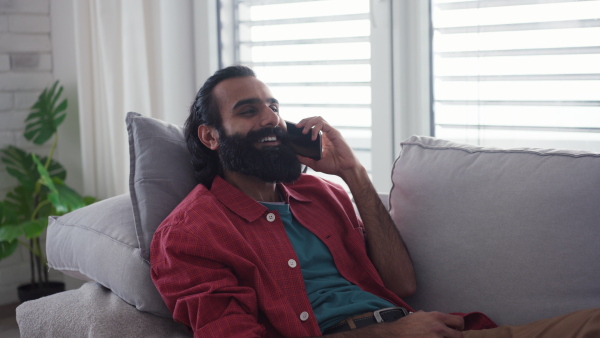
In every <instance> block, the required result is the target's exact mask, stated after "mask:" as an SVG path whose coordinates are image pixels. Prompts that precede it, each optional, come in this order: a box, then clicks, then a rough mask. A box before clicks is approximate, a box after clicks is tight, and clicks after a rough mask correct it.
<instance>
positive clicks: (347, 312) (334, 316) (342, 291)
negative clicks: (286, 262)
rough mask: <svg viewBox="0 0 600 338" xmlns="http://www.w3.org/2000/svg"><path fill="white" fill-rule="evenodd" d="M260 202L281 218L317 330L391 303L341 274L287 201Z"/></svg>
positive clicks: (322, 244)
mask: <svg viewBox="0 0 600 338" xmlns="http://www.w3.org/2000/svg"><path fill="white" fill-rule="evenodd" d="M261 203H262V204H263V205H264V206H266V207H267V208H268V209H269V210H272V211H273V210H276V211H277V212H278V213H279V216H280V217H281V220H282V221H283V225H284V227H285V231H286V233H287V235H288V237H289V239H290V242H292V246H293V247H294V251H295V252H296V256H298V260H299V263H300V268H301V270H302V277H303V278H304V284H305V286H306V292H307V293H308V299H309V300H310V304H311V305H312V308H313V312H314V313H315V316H316V317H317V321H318V323H319V327H320V329H321V331H323V330H325V329H326V328H328V327H330V326H332V325H334V324H336V323H337V322H339V321H341V320H343V319H345V318H348V317H350V316H355V315H358V314H362V313H365V312H370V311H375V310H378V309H382V308H386V307H393V306H395V305H393V304H392V303H390V302H388V301H386V300H384V299H382V298H379V297H377V296H375V295H373V294H371V293H369V292H366V291H363V290H362V289H360V288H359V287H358V286H356V285H354V284H352V283H350V282H349V281H347V280H346V279H345V278H344V277H342V275H340V273H339V272H338V270H337V268H336V266H335V264H334V262H333V257H332V256H331V253H330V252H329V249H328V248H327V246H326V245H325V244H324V243H323V242H322V241H321V240H320V239H319V238H318V237H317V236H315V235H314V234H313V233H312V232H310V231H309V230H308V229H306V228H305V227H304V226H302V224H300V223H299V222H298V221H297V220H296V218H295V217H294V216H293V215H292V213H291V211H290V206H289V205H287V204H278V203H266V202H261Z"/></svg>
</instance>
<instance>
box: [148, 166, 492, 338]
mask: <svg viewBox="0 0 600 338" xmlns="http://www.w3.org/2000/svg"><path fill="white" fill-rule="evenodd" d="M279 188H280V191H281V192H282V194H283V196H284V198H285V201H286V202H287V203H288V204H289V205H290V209H291V211H292V213H293V214H294V216H295V217H296V218H297V220H298V221H299V222H300V223H301V224H302V225H304V226H305V227H306V228H307V229H308V230H310V231H311V232H312V233H314V234H315V235H316V236H317V237H318V238H319V239H320V240H321V241H323V243H324V244H325V245H326V246H327V247H328V248H329V250H330V252H331V254H332V256H333V260H334V262H335V265H336V267H337V268H338V270H339V272H340V274H341V275H342V276H343V277H344V278H346V279H347V280H349V281H350V282H352V283H354V284H356V285H358V286H359V287H360V288H362V289H363V290H365V291H367V292H370V293H373V294H374V295H377V296H379V297H381V298H384V299H387V300H389V301H390V302H392V303H394V304H397V305H398V306H404V307H406V308H408V309H409V310H410V307H409V306H408V305H407V304H406V303H404V302H403V301H402V299H400V298H399V297H398V296H396V295H395V294H394V293H393V292H391V291H390V290H388V289H386V288H385V287H384V286H383V282H382V281H381V278H380V277H379V274H378V273H377V271H376V269H375V267H374V266H373V264H372V263H371V261H370V260H369V257H368V256H367V251H366V247H365V242H364V239H363V233H364V232H363V225H362V222H361V221H360V219H359V218H358V217H357V216H356V213H355V211H354V207H353V205H352V203H351V201H350V199H349V197H348V195H347V194H346V192H345V191H344V190H343V189H342V188H341V187H340V186H338V185H335V184H333V183H330V182H328V181H325V180H322V179H320V178H317V177H315V176H310V175H302V176H301V178H300V179H299V180H298V181H297V182H296V183H294V184H280V185H279ZM150 260H151V266H152V269H151V274H152V280H153V281H154V284H155V285H156V287H157V289H158V291H159V292H160V294H161V296H162V298H163V299H164V301H165V303H166V305H167V307H168V308H169V309H170V310H171V312H172V313H173V318H174V319H175V321H177V322H180V323H183V324H185V325H187V326H189V327H190V328H191V329H192V330H193V331H194V335H195V336H196V337H244V338H247V337H306V336H319V335H321V331H320V329H319V325H318V323H317V320H316V318H315V316H314V314H313V312H312V307H311V304H310V302H309V300H308V296H307V294H306V291H305V289H304V280H303V277H302V272H301V270H300V265H299V263H298V262H299V261H298V258H297V256H296V253H295V252H294V249H293V247H292V244H291V242H290V241H289V239H288V237H287V234H286V232H285V230H284V226H283V223H282V221H281V218H280V217H279V215H278V214H277V212H275V211H269V210H268V209H267V208H266V207H264V206H263V205H261V204H260V203H258V202H257V201H255V200H253V199H252V198H250V197H249V196H247V195H246V194H244V193H242V192H241V191H240V190H238V189H237V188H235V187H233V186H231V185H230V184H228V183H227V182H226V181H225V180H223V179H222V178H220V177H218V176H217V177H216V178H215V180H214V182H213V184H212V188H211V190H208V189H207V188H206V187H204V186H202V185H198V186H197V187H196V188H195V189H194V190H192V192H190V194H189V195H188V196H187V197H186V198H185V199H184V200H183V201H182V202H181V203H180V204H179V205H178V206H177V208H175V210H174V211H173V212H172V213H171V214H170V215H169V216H168V217H167V218H166V219H165V220H164V221H163V222H162V224H161V225H160V226H159V227H158V229H157V231H156V233H155V235H154V238H153V241H152V246H151V255H150ZM465 320H466V323H467V324H468V325H470V327H469V328H488V327H493V326H495V325H494V324H493V322H492V321H491V320H489V319H488V318H487V317H485V316H484V315H482V314H479V313H474V314H471V315H468V316H467V317H466V318H465Z"/></svg>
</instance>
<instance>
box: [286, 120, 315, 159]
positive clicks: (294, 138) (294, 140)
mask: <svg viewBox="0 0 600 338" xmlns="http://www.w3.org/2000/svg"><path fill="white" fill-rule="evenodd" d="M285 123H286V125H287V130H288V140H289V142H290V146H291V147H292V149H294V152H295V153H296V154H298V155H301V156H304V157H308V158H311V159H313V160H317V161H318V160H320V159H321V156H322V152H323V149H322V145H321V133H320V132H319V135H318V136H317V139H316V140H314V141H313V140H312V139H311V136H312V134H311V133H308V134H306V135H305V134H302V128H298V127H296V124H294V123H291V122H288V121H285Z"/></svg>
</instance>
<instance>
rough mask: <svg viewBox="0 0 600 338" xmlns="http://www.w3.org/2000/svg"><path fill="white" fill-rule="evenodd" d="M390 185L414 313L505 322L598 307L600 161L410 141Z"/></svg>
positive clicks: (577, 154) (581, 155)
mask: <svg viewBox="0 0 600 338" xmlns="http://www.w3.org/2000/svg"><path fill="white" fill-rule="evenodd" d="M392 180H393V188H392V190H391V192H390V212H391V215H392V218H393V219H394V221H395V223H396V225H397V226H398V229H399V230H400V232H401V234H402V236H403V238H404V240H405V242H406V245H407V247H408V249H409V251H410V254H411V257H412V259H413V262H414V265H415V269H416V274H417V279H418V280H417V293H416V294H415V295H414V296H412V297H410V298H408V299H407V302H408V303H409V304H411V306H413V307H415V308H416V309H423V310H437V311H445V312H471V311H482V312H484V313H486V314H488V315H489V316H490V317H491V318H492V319H493V320H495V321H496V322H497V323H499V324H522V323H527V322H531V321H534V320H538V319H542V318H546V317H551V316H556V315H561V314H565V313H567V312H571V311H575V310H579V309H585V308H591V307H600V259H599V257H600V244H599V243H600V221H599V220H600V154H594V153H588V152H583V151H566V150H565V151H562V150H544V149H495V148H486V147H477V146H470V145H464V144H456V143H452V142H448V141H444V140H440V139H435V138H430V137H417V136H413V137H411V138H410V139H408V140H406V141H405V142H403V143H402V153H401V155H400V156H399V158H398V159H397V161H396V162H395V164H394V168H393V172H392Z"/></svg>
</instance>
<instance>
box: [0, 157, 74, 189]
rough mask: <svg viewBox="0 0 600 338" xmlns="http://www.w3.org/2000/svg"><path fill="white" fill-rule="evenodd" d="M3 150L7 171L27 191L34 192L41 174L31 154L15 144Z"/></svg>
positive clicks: (3, 159) (3, 160)
mask: <svg viewBox="0 0 600 338" xmlns="http://www.w3.org/2000/svg"><path fill="white" fill-rule="evenodd" d="M1 152H2V155H1V157H2V162H3V163H4V164H6V171H7V172H8V173H9V174H10V175H11V176H13V177H15V178H16V179H17V180H18V181H19V183H20V184H21V185H22V186H23V187H24V188H25V189H26V190H27V191H32V192H33V191H34V189H35V183H36V182H37V180H38V179H39V177H40V176H39V174H38V171H37V168H36V165H35V162H34V161H33V159H32V157H31V155H30V154H28V153H27V152H26V151H24V150H22V149H19V148H17V147H14V146H8V147H7V148H5V149H2V151H1ZM63 170H64V168H63Z"/></svg>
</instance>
